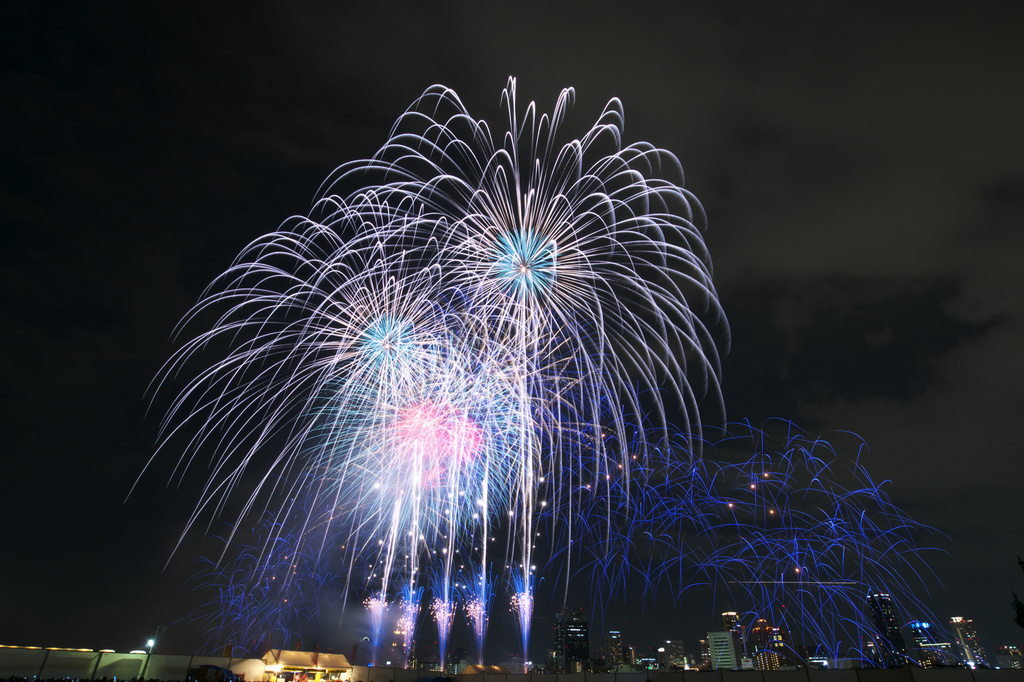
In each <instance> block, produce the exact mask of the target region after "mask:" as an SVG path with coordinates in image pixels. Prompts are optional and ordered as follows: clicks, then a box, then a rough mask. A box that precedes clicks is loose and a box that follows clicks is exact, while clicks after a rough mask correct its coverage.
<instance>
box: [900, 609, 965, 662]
mask: <svg viewBox="0 0 1024 682" xmlns="http://www.w3.org/2000/svg"><path fill="white" fill-rule="evenodd" d="M907 627H908V628H909V629H910V639H911V641H913V642H914V657H915V658H917V662H918V663H920V664H921V667H922V668H933V667H935V666H945V665H956V664H957V663H958V661H957V660H956V657H955V656H954V655H953V645H952V643H950V642H945V641H942V640H943V639H944V638H943V637H942V635H941V633H940V632H939V631H938V628H936V627H934V626H933V625H932V624H931V623H926V622H924V621H919V620H915V621H911V622H910V623H908V624H907Z"/></svg>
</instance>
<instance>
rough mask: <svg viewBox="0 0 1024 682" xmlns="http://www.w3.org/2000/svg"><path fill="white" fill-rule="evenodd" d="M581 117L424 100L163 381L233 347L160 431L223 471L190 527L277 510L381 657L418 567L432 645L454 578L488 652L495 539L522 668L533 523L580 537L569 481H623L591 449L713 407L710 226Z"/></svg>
mask: <svg viewBox="0 0 1024 682" xmlns="http://www.w3.org/2000/svg"><path fill="white" fill-rule="evenodd" d="M573 98H574V93H573V91H572V90H571V89H567V90H565V91H563V92H562V94H561V95H560V97H559V98H558V101H557V103H556V105H555V109H554V111H553V113H552V114H551V115H550V116H548V115H538V114H537V110H536V107H535V105H534V104H532V103H530V104H529V105H527V106H526V107H525V108H523V109H520V108H519V105H518V103H517V100H516V87H515V81H514V80H511V81H510V82H509V85H508V87H507V88H506V89H505V91H504V93H503V96H502V103H503V105H504V108H505V110H506V113H507V128H506V129H503V130H500V131H498V132H497V134H496V135H493V136H492V134H491V129H490V128H489V127H488V126H487V125H486V124H485V123H483V122H481V121H476V120H475V119H473V117H472V116H470V115H469V112H468V111H467V110H466V109H465V107H464V106H463V105H462V103H461V101H460V100H459V98H458V97H457V96H456V95H455V93H454V92H452V91H451V90H448V89H446V88H442V87H439V86H438V87H432V88H430V89H428V90H427V91H426V92H425V93H424V95H423V96H422V97H420V98H419V99H418V100H417V101H416V102H415V103H414V104H413V106H412V107H411V108H410V109H409V110H408V111H407V112H406V113H405V114H403V115H402V116H401V117H400V118H399V120H398V122H397V123H396V125H395V128H394V129H393V131H392V133H391V135H390V137H389V139H388V140H387V142H386V143H385V145H384V146H383V147H382V148H381V150H380V152H378V153H377V154H376V155H375V156H374V157H373V158H372V159H369V160H365V161H358V162H354V163H351V164H347V165H345V166H342V167H341V168H340V169H339V170H338V171H337V172H336V173H335V174H334V175H333V176H332V177H331V178H330V179H329V180H328V182H327V183H326V184H325V186H324V187H325V189H324V191H323V192H322V194H321V198H320V199H319V200H318V201H317V203H316V205H315V208H314V211H313V212H312V214H311V217H310V218H301V219H294V220H292V221H290V222H289V223H287V224H286V225H285V227H283V228H282V229H281V230H279V231H277V232H275V233H273V234H270V235H267V236H265V237H263V238H260V239H258V240H256V241H255V242H253V243H252V244H251V245H249V246H248V247H247V248H246V249H244V250H243V252H242V254H241V255H240V256H239V258H238V259H237V260H236V261H235V263H234V264H233V265H232V266H231V267H230V268H229V269H228V270H227V271H226V272H225V273H224V275H222V276H221V277H219V278H218V279H217V280H216V281H215V282H214V283H213V285H211V287H210V289H209V290H208V291H207V292H206V294H205V296H204V298H203V299H202V300H201V302H200V303H199V304H198V305H197V306H196V307H195V309H194V310H193V311H192V312H191V313H190V314H189V315H188V316H187V318H186V320H185V324H186V325H188V326H190V327H191V326H194V325H199V326H200V328H201V329H202V331H200V333H198V334H197V335H196V336H195V337H194V338H193V339H192V340H190V341H188V342H186V343H185V344H184V345H183V346H182V348H181V349H180V350H179V351H178V352H177V353H176V354H175V355H174V356H173V357H172V359H171V361H170V362H169V363H168V364H167V366H166V367H165V369H164V372H163V374H162V376H161V378H160V380H159V381H158V382H157V385H158V387H159V386H160V385H162V384H163V383H164V382H165V381H167V380H168V379H169V378H171V377H172V376H174V375H176V374H178V373H179V372H183V371H190V369H191V367H192V366H193V363H195V362H198V361H199V358H200V356H201V355H202V357H204V358H205V357H209V356H208V355H207V351H211V349H223V352H222V355H220V356H219V357H216V358H215V359H214V362H213V363H212V364H210V365H208V366H207V367H206V368H205V369H201V370H199V371H198V372H197V373H196V374H195V375H194V376H195V378H194V379H192V380H191V381H190V382H189V383H188V384H187V385H186V386H185V388H184V390H182V391H181V392H180V393H179V395H178V397H177V398H176V399H175V400H174V401H173V402H172V404H171V407H170V409H169V410H168V414H167V417H166V419H165V422H164V424H163V431H162V437H161V448H170V447H172V445H171V443H174V446H175V447H178V446H180V447H181V449H182V450H183V451H184V453H185V454H184V455H183V456H182V458H181V462H180V467H179V472H177V473H178V474H180V475H183V474H184V471H185V469H186V468H188V467H189V466H190V465H191V464H192V462H193V461H194V460H195V459H196V458H197V457H200V456H207V453H208V452H212V453H213V455H212V466H211V471H212V473H211V475H210V478H209V480H208V483H207V484H206V487H205V488H204V490H203V492H202V495H201V499H200V503H199V504H198V505H197V508H196V512H195V514H194V515H193V517H192V519H191V520H190V521H189V523H188V527H191V526H193V525H194V524H196V523H197V522H198V521H199V520H200V518H202V517H203V516H204V515H207V514H216V513H218V512H220V511H222V510H223V509H224V508H225V505H226V500H229V499H235V498H236V497H238V498H240V499H242V500H243V501H244V504H243V510H242V512H241V515H242V516H244V515H246V514H248V513H251V512H253V511H255V510H257V509H261V508H269V509H270V510H271V511H272V512H273V514H274V518H275V520H276V522H277V523H278V524H279V527H280V528H281V529H286V532H287V533H290V534H294V535H295V536H296V537H299V538H302V542H303V543H305V545H306V546H308V547H310V548H313V549H314V550H315V552H316V556H317V559H318V561H323V562H328V563H329V564H331V565H337V566H338V568H337V572H339V573H343V574H345V575H346V583H347V584H349V585H353V586H359V587H360V589H362V590H363V591H364V593H365V594H366V595H368V596H367V600H366V602H365V603H366V604H367V609H368V610H369V612H370V615H371V621H372V622H373V623H374V630H375V633H376V635H375V637H374V641H375V643H376V642H377V640H378V639H379V633H380V628H381V627H382V622H383V617H384V612H385V610H386V606H387V604H388V603H389V600H394V599H397V598H402V599H403V600H404V602H405V606H404V607H403V609H404V612H405V613H406V615H407V616H409V615H412V616H413V617H412V620H413V621H414V620H415V617H414V614H415V613H417V612H418V606H417V607H414V606H413V605H412V604H411V603H410V602H409V601H408V600H409V599H413V598H418V595H419V592H418V590H419V589H421V587H420V585H421V583H420V581H421V580H422V579H423V576H424V575H425V571H424V570H423V568H424V566H425V565H429V566H430V567H431V568H430V570H429V573H430V575H432V576H433V584H432V585H431V587H432V590H433V592H434V604H435V605H437V604H440V606H439V607H436V608H434V609H433V612H434V616H435V620H436V621H437V624H438V628H439V631H441V632H442V634H441V638H442V640H444V639H445V638H446V633H447V631H448V630H449V628H450V626H451V619H452V614H454V606H453V605H454V603H455V602H454V599H455V592H454V591H453V590H452V589H451V586H452V583H453V581H454V580H455V576H456V574H457V573H458V571H459V570H462V569H461V568H460V569H456V568H455V566H454V561H455V557H456V555H458V556H459V557H460V566H462V565H463V563H462V562H465V561H470V562H472V565H473V566H475V568H474V569H473V570H472V572H471V573H472V575H473V578H472V581H473V584H474V586H477V585H478V586H479V587H476V588H475V593H474V596H473V597H472V600H473V602H472V603H473V604H474V607H473V608H474V609H476V610H479V609H481V608H482V609H483V610H484V614H483V615H481V614H479V613H476V611H473V614H474V615H472V616H471V620H472V621H473V624H474V628H475V630H476V632H477V638H478V649H479V650H480V651H482V648H483V637H484V634H483V633H485V632H486V622H487V618H486V609H487V607H488V604H489V603H490V589H491V587H490V586H491V577H490V576H489V575H488V572H487V567H488V566H489V565H490V564H491V562H492V561H493V560H495V559H497V560H498V561H501V560H502V558H501V557H489V556H488V551H489V550H488V547H489V545H490V544H491V543H490V542H489V539H490V536H491V534H492V531H493V529H496V528H501V529H502V530H503V531H507V533H508V534H509V541H508V542H506V543H505V547H506V548H507V551H506V556H505V557H504V561H505V562H506V563H508V564H510V565H512V566H515V567H518V568H516V569H514V570H512V571H511V575H510V577H509V581H510V588H509V589H510V591H511V593H512V595H513V599H514V602H515V604H516V607H515V611H516V614H517V622H518V623H519V626H520V629H521V634H522V642H523V647H524V655H525V654H526V653H527V652H526V648H527V647H528V641H529V623H530V620H531V616H532V608H533V597H532V590H533V582H534V577H533V571H534V568H533V543H534V535H535V528H534V516H535V513H536V512H537V510H538V509H540V508H543V507H544V506H547V505H550V506H548V507H547V513H548V514H549V515H550V516H551V517H552V518H555V519H557V518H561V517H564V518H570V517H572V516H573V515H574V514H575V513H576V511H575V510H576V509H577V507H578V506H579V505H580V504H583V501H582V499H581V497H580V493H579V492H578V491H580V490H582V485H580V483H581V481H582V477H583V476H584V472H597V473H598V474H599V475H600V474H602V473H603V474H604V475H606V476H607V477H609V478H610V476H611V474H612V473H614V474H616V476H621V477H623V479H624V480H628V477H629V468H630V465H631V462H630V460H629V459H627V458H625V457H624V456H623V454H622V453H621V452H617V451H615V450H613V449H609V448H606V447H605V440H604V437H605V435H606V434H608V433H624V432H625V430H626V426H627V422H628V419H629V417H628V416H627V415H639V414H641V413H642V412H649V413H651V414H652V415H653V416H652V417H651V418H650V420H649V422H647V423H651V424H655V425H656V427H655V428H656V429H661V430H663V431H664V430H666V429H667V428H668V426H667V424H668V420H667V419H666V414H668V412H669V411H670V410H671V411H673V412H675V411H677V408H682V409H681V411H679V414H681V415H682V417H683V419H684V420H685V428H684V429H683V431H684V432H685V433H687V434H689V433H697V432H698V431H699V423H700V421H699V419H698V412H697V402H698V399H699V397H700V396H701V395H702V394H703V393H704V392H705V391H706V390H708V389H710V390H711V391H712V392H713V393H715V394H717V391H718V383H717V382H718V375H719V366H718V345H719V342H723V343H724V342H725V341H726V338H727V331H726V330H725V325H724V317H723V315H722V313H721V310H720V309H719V306H718V302H717V296H716V294H715V291H714V288H713V286H712V283H711V265H710V258H709V257H708V254H707V251H706V249H705V247H704V243H703V238H702V229H703V223H704V216H703V212H702V210H701V208H700V204H699V203H698V202H697V201H696V200H695V199H694V197H693V196H692V195H691V194H690V193H689V192H687V191H686V190H685V189H683V175H682V169H681V166H680V165H679V162H678V160H676V158H675V157H674V156H673V155H672V154H670V153H669V152H667V151H664V150H661V149H657V148H655V147H653V146H651V145H649V144H647V143H637V144H632V145H623V143H622V121H623V114H622V108H621V105H620V104H619V102H618V100H612V101H611V102H610V103H609V104H608V106H607V107H606V108H605V109H604V111H603V112H602V113H601V114H600V116H599V117H598V120H597V122H596V124H595V125H594V126H592V127H590V128H589V129H587V130H585V131H583V134H582V135H581V136H579V137H575V138H574V137H571V136H569V135H567V134H566V132H565V127H564V126H563V123H564V120H565V118H566V116H567V113H568V110H569V107H570V105H571V103H572V101H573ZM716 334H717V337H716ZM641 396H645V397H644V398H643V399H641ZM182 440H183V441H184V442H183V444H182ZM636 440H637V443H639V444H640V445H641V447H642V446H643V444H644V443H646V442H647V440H648V439H647V437H646V435H645V434H640V437H639V438H638V439H636ZM696 443H699V439H695V440H691V441H690V444H691V446H693V445H694V444H696ZM691 449H692V447H691ZM250 470H255V471H256V474H257V475H256V476H255V477H254V478H253V477H248V476H246V473H247V472H248V471H250ZM588 475H589V474H588ZM250 480H255V483H249V481H250ZM542 481H546V483H545V485H546V486H547V488H546V489H547V490H549V491H551V494H550V495H547V496H546V497H547V498H550V499H544V500H541V499H540V498H539V492H538V491H539V486H540V485H541V482H542ZM608 490H609V491H610V490H611V487H609V488H608ZM299 500H302V501H301V502H300V501H299ZM282 532H285V531H282ZM317 538H319V540H317ZM229 539H230V538H229ZM571 539H572V538H571V536H570V537H569V538H568V541H569V542H571ZM337 547H342V548H344V550H343V551H340V552H339V551H338V550H337ZM338 555H340V556H338ZM332 562H333V563H332ZM395 585H398V586H399V588H398V589H397V590H396V589H395V587H394V586H395ZM408 631H409V630H408V629H407V632H408ZM409 636H411V633H410V635H409ZM442 648H443V645H442Z"/></svg>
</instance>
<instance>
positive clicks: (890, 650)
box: [867, 592, 907, 668]
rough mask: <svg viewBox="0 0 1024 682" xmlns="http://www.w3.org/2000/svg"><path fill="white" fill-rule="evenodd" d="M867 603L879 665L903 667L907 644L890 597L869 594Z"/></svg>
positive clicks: (880, 593) (881, 593)
mask: <svg viewBox="0 0 1024 682" xmlns="http://www.w3.org/2000/svg"><path fill="white" fill-rule="evenodd" d="M867 603H868V609H869V610H870V615H871V621H872V625H874V633H873V634H874V639H875V648H876V650H877V652H878V660H879V661H880V665H881V666H884V667H887V668H892V667H899V666H901V665H903V664H904V663H905V662H906V659H907V644H906V642H905V641H904V640H903V633H902V632H901V631H900V625H899V619H898V618H897V617H896V605H895V604H894V603H893V600H892V597H890V596H889V595H888V594H886V593H884V592H869V593H868V597H867Z"/></svg>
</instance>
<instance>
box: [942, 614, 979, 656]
mask: <svg viewBox="0 0 1024 682" xmlns="http://www.w3.org/2000/svg"><path fill="white" fill-rule="evenodd" d="M949 629H950V630H952V632H953V636H954V637H955V638H956V644H957V647H958V648H959V649H960V650H961V651H958V652H957V653H958V654H960V655H961V656H962V658H963V661H964V663H966V664H967V665H969V666H970V667H972V668H977V667H979V666H987V665H988V661H987V658H988V657H987V656H986V655H985V649H984V648H982V646H981V640H980V639H979V638H978V632H977V631H976V630H975V629H974V621H972V620H971V619H969V618H962V617H961V616H953V617H952V618H950V619H949Z"/></svg>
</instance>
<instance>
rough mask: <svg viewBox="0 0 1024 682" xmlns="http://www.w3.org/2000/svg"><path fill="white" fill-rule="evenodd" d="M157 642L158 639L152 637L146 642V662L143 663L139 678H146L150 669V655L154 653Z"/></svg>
mask: <svg viewBox="0 0 1024 682" xmlns="http://www.w3.org/2000/svg"><path fill="white" fill-rule="evenodd" d="M156 643H157V640H155V639H150V640H146V642H145V663H144V664H142V672H141V673H140V674H139V676H138V677H139V679H140V680H144V679H145V671H146V670H148V669H150V656H151V655H153V646H154V645H155V644H156Z"/></svg>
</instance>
